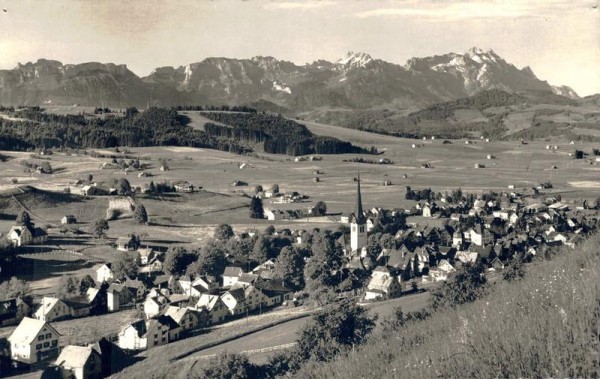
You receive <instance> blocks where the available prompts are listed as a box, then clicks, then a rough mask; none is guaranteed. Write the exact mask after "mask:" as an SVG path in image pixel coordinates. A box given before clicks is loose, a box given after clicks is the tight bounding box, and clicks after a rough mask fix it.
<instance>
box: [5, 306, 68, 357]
mask: <svg viewBox="0 0 600 379" xmlns="http://www.w3.org/2000/svg"><path fill="white" fill-rule="evenodd" d="M59 337H60V334H59V333H58V332H57V331H56V329H54V328H53V327H52V326H51V325H50V324H48V323H47V322H45V321H42V320H36V319H33V318H29V317H25V318H24V319H23V320H22V321H21V323H20V324H19V326H17V328H16V329H15V330H14V331H13V333H12V334H11V335H10V337H8V342H9V343H10V354H11V359H12V360H13V361H17V362H21V363H26V364H35V363H38V362H43V361H48V360H50V359H53V358H55V357H56V356H57V355H58V338H59Z"/></svg>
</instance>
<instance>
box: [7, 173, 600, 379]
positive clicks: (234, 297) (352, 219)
mask: <svg viewBox="0 0 600 379" xmlns="http://www.w3.org/2000/svg"><path fill="white" fill-rule="evenodd" d="M167 169H168V168H166V165H163V166H161V170H167ZM353 181H354V183H355V185H356V187H355V206H354V209H352V211H351V212H349V213H343V214H342V215H340V216H337V217H338V221H339V222H338V224H339V226H338V227H337V229H335V230H331V231H326V230H319V229H315V230H313V231H310V230H303V229H295V230H290V229H288V228H283V229H277V223H275V224H271V226H269V227H268V228H267V229H266V230H264V231H258V230H247V231H245V232H241V233H234V232H233V229H232V228H231V226H229V225H220V226H219V228H217V231H215V236H214V241H215V242H214V243H215V244H213V245H211V246H212V249H214V250H216V251H220V253H222V257H221V256H217V255H211V251H208V250H210V248H209V249H208V250H207V251H204V250H203V251H202V252H200V253H199V255H200V257H201V258H200V259H199V260H198V262H200V261H201V260H202V259H205V261H203V262H201V265H203V266H202V268H200V269H192V270H190V269H189V268H190V267H191V266H193V264H194V263H195V262H194V261H193V259H192V260H188V262H185V260H186V259H188V258H189V252H187V251H185V250H182V249H181V247H180V248H179V250H177V249H173V248H169V249H167V250H166V249H165V246H152V245H150V244H147V243H145V241H144V240H143V239H140V237H139V236H136V235H134V234H131V235H124V236H121V237H119V238H117V239H116V240H115V241H114V242H113V246H114V250H115V251H116V253H117V254H120V255H118V256H119V257H120V258H117V259H116V260H115V261H113V262H104V263H100V264H98V265H97V266H95V268H94V270H95V277H93V278H91V282H89V283H87V284H86V285H85V287H83V284H82V283H83V281H82V282H81V283H75V284H74V286H75V287H77V286H78V285H80V286H82V287H81V288H79V290H77V289H75V290H73V291H67V292H66V293H61V294H60V295H59V294H48V295H44V296H42V297H38V298H35V299H34V300H33V299H32V298H31V297H29V298H22V297H15V298H11V299H7V300H5V301H2V303H1V304H2V307H1V309H0V322H1V325H2V326H11V325H17V327H16V328H15V329H14V330H13V331H12V332H11V333H10V335H9V336H8V337H7V341H8V344H9V346H10V349H8V350H7V354H9V355H8V356H6V357H5V359H8V360H10V361H11V363H10V368H8V370H9V371H10V370H17V371H16V372H27V371H30V370H32V371H36V370H45V372H60V373H62V374H63V375H66V374H65V373H71V375H73V376H74V377H77V378H93V377H103V376H107V375H110V374H112V373H114V371H115V370H116V369H117V367H118V365H117V364H116V362H114V359H115V358H114V357H116V356H119V357H121V356H129V357H132V356H135V355H136V354H137V353H139V352H142V351H145V350H148V349H152V348H154V347H156V346H160V345H165V344H169V343H174V342H176V341H179V340H182V339H185V338H187V337H189V336H192V335H196V334H197V333H198V331H200V330H203V329H205V328H207V327H209V326H211V325H216V324H222V323H227V322H229V321H230V320H234V319H237V318H243V317H248V316H249V315H253V314H262V313H263V312H269V311H271V310H272V309H279V308H290V307H292V308H293V307H297V306H302V305H306V304H311V301H312V300H313V298H312V297H313V296H314V294H307V293H306V292H305V291H301V289H302V288H303V285H302V284H300V282H301V283H308V282H309V281H313V280H314V279H315V278H316V277H315V278H312V277H310V278H309V277H306V275H307V270H306V269H305V270H304V271H303V270H302V268H300V269H299V270H298V267H296V269H294V267H288V268H287V271H286V268H283V266H284V263H283V261H281V262H279V261H278V259H283V258H282V257H283V255H286V258H287V256H289V255H293V254H294V253H295V254H297V255H296V256H294V257H292V259H291V262H295V261H294V259H300V261H301V262H300V264H299V265H300V266H303V267H305V268H306V266H308V265H310V261H311V259H312V260H315V259H317V257H316V253H315V251H316V250H315V249H316V247H315V244H318V243H321V242H322V241H323V240H328V241H333V242H332V246H334V247H333V251H334V253H335V254H337V257H335V258H334V260H335V262H326V263H327V264H326V265H325V266H324V267H323V271H327V272H321V273H320V274H319V275H320V277H319V278H318V280H322V278H324V277H327V278H330V280H331V283H334V284H335V285H332V284H324V285H323V286H322V287H327V286H328V285H329V286H330V287H331V288H334V287H335V290H333V291H332V292H333V297H331V296H330V297H328V298H326V300H325V302H327V301H335V299H336V298H340V297H345V298H348V297H350V298H353V299H355V301H356V302H359V303H361V304H366V303H370V302H377V301H381V300H389V299H393V298H398V297H401V296H411V295H412V294H416V293H419V292H420V291H425V290H426V289H427V288H429V287H431V286H435V285H436V284H438V283H442V282H444V281H445V280H447V279H448V278H449V277H450V276H451V275H452V273H453V272H455V271H456V270H457V269H458V268H460V266H461V265H475V264H482V265H484V266H485V267H486V269H487V271H488V272H489V273H496V272H502V270H503V269H504V268H505V267H506V266H508V265H515V264H523V263H526V262H529V261H531V260H532V259H533V258H535V257H544V256H547V255H549V254H552V253H553V252H554V251H556V249H558V248H559V247H561V246H565V247H567V248H575V247H576V246H577V245H578V244H579V243H580V242H582V241H583V240H584V238H585V237H586V236H587V235H588V234H589V233H591V232H592V231H594V230H595V229H596V228H597V226H598V204H593V205H590V204H588V203H587V202H585V201H575V202H573V201H563V200H562V198H561V196H560V195H546V194H545V193H544V191H545V189H546V188H549V187H551V184H550V183H541V184H538V185H536V186H532V187H524V188H517V186H516V185H514V184H508V185H507V186H506V191H498V192H493V191H490V192H483V193H481V192H480V193H477V194H474V193H466V192H464V193H463V191H462V190H461V189H460V188H457V189H456V190H453V191H451V192H450V193H448V192H446V193H444V194H442V193H439V192H438V193H436V192H434V191H432V190H431V189H421V190H416V189H412V188H411V187H406V193H405V198H406V199H407V200H411V201H414V202H415V203H414V205H413V206H412V207H411V208H408V209H401V208H393V209H384V208H382V207H377V206H375V204H370V205H371V206H372V207H371V208H367V207H365V206H364V205H363V193H362V192H361V178H360V174H359V175H358V176H357V177H355V178H354V180H353ZM117 187H118V189H114V188H113V189H110V190H108V191H107V192H106V193H104V192H98V191H97V190H94V189H95V188H99V187H97V186H95V185H85V186H82V190H81V191H82V194H83V195H86V196H98V197H105V196H110V197H109V199H110V200H109V207H108V212H107V216H108V215H109V214H110V213H112V212H114V210H115V209H117V210H119V212H130V213H132V214H135V213H136V211H135V209H136V208H139V207H140V206H139V205H136V203H135V200H134V199H133V197H132V196H133V195H132V194H129V193H128V192H129V191H130V190H127V191H125V192H124V191H122V188H121V186H119V185H117ZM197 189H198V187H194V186H193V185H191V184H190V183H188V182H187V181H181V182H177V183H176V184H175V185H173V186H172V190H173V191H176V192H179V193H193V192H194V191H196V190H197ZM363 191H364V190H363ZM84 192H85V193H84ZM306 198H307V196H305V195H301V194H299V193H298V192H291V193H280V189H279V186H278V185H277V184H274V185H269V186H265V189H263V188H262V186H261V188H256V194H255V196H254V197H253V205H252V206H251V217H255V216H256V217H260V218H264V219H266V220H269V221H275V222H277V221H281V220H284V219H287V220H292V219H297V218H300V217H310V214H313V213H314V214H315V215H316V214H319V215H324V214H326V212H327V211H326V208H325V209H322V208H324V207H325V204H324V203H323V202H320V203H318V204H319V206H315V207H313V208H312V209H310V210H309V211H307V212H304V213H306V214H303V212H298V211H292V210H280V209H278V208H276V206H277V204H285V203H295V202H301V201H303V200H305V199H306ZM263 199H264V200H265V201H267V199H268V200H270V201H272V203H271V205H270V206H269V207H264V208H263V204H262V200H263ZM254 200H256V203H257V206H258V207H259V208H260V209H258V210H257V209H253V208H254V204H255V201H254ZM111 210H112V211H111ZM144 212H145V210H144ZM252 212H255V213H258V215H252ZM76 222H77V220H76V217H75V216H74V215H71V214H67V215H64V216H63V218H62V219H61V224H63V225H71V224H75V223H76ZM145 222H147V215H146V216H145ZM101 232H102V231H100V233H101ZM49 238H50V239H51V238H53V236H52V235H50V236H49V235H48V234H47V233H46V231H44V230H43V229H42V228H39V227H37V226H36V225H35V224H34V223H33V222H32V220H31V217H30V216H29V214H28V213H27V212H26V211H23V212H22V213H21V215H19V217H18V218H17V223H16V224H15V225H14V226H13V227H12V228H11V229H10V231H8V233H6V239H7V241H8V242H9V243H10V244H11V245H12V246H14V247H15V248H16V249H27V248H28V247H31V246H35V245H44V244H46V243H48V239H49ZM317 241H319V242H317ZM236 245H238V246H241V245H243V246H245V247H244V248H242V250H244V251H245V253H242V254H236V253H234V252H233V251H232V249H231V248H230V246H236ZM262 245H265V246H262ZM266 245H270V247H269V246H266ZM226 246H227V247H226ZM257 246H258V247H257ZM261 246H262V247H261ZM183 248H184V249H185V247H183ZM261 249H262V250H263V251H261ZM311 249H312V250H313V254H312V255H313V256H312V257H311V254H310V253H309V252H307V251H310V250H311ZM222 250H224V251H222ZM177 251H178V252H177ZM284 251H285V253H284ZM292 252H293V253H292ZM248 254H249V255H248ZM206 255H208V258H206ZM169 256H177V257H176V258H169ZM221 258H222V259H221ZM219 259H221V261H219V262H218V263H215V262H216V261H218V260H219ZM207 261H208V262H207ZM296 262H298V261H297V260H296ZM331 263H334V264H331ZM285 264H286V265H289V262H285ZM166 266H168V268H167V267H166ZM177 266H179V267H177ZM176 267H177V268H176ZM310 275H312V274H310ZM291 277H294V280H292V279H291ZM332 278H333V279H332ZM88 281H90V279H88ZM323 283H325V280H324V279H323ZM311 288H315V287H311ZM331 288H330V289H331ZM322 290H323V288H319V290H317V291H315V292H316V293H318V292H320V291H322ZM330 295H331V294H330ZM318 303H319V304H318V305H313V307H317V308H318V307H319V306H320V305H322V304H323V300H322V298H320V299H319V301H318ZM124 310H136V312H137V313H136V314H137V315H138V316H139V317H138V318H136V319H135V320H133V321H131V322H128V323H126V324H123V325H119V331H118V333H110V334H104V335H100V336H98V337H99V338H98V339H97V340H93V341H91V340H90V341H80V343H79V344H69V345H65V346H63V345H61V344H59V340H60V338H61V337H64V336H61V335H60V333H59V332H58V331H57V330H56V328H55V327H54V326H53V324H54V323H55V322H58V321H62V320H70V319H80V318H86V317H93V316H98V315H104V314H111V313H118V312H122V311H124ZM116 351H118V352H119V353H118V354H117V353H115V352H116ZM121 361H125V360H122V359H121ZM5 369H6V368H5ZM119 369H122V367H119ZM39 372H41V371H39Z"/></svg>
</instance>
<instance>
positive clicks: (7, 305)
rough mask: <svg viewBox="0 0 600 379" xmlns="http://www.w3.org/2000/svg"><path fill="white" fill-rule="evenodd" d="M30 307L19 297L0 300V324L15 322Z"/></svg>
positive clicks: (23, 315) (25, 313)
mask: <svg viewBox="0 0 600 379" xmlns="http://www.w3.org/2000/svg"><path fill="white" fill-rule="evenodd" d="M30 309H31V307H30V306H29V304H27V303H26V302H25V301H23V300H22V299H21V298H19V297H14V298H12V299H6V300H2V301H0V326H6V325H14V324H17V323H18V322H19V321H21V320H22V319H23V317H25V315H27V314H28V313H29V310H30Z"/></svg>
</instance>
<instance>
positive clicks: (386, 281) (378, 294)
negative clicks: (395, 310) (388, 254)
mask: <svg viewBox="0 0 600 379" xmlns="http://www.w3.org/2000/svg"><path fill="white" fill-rule="evenodd" d="M401 293H402V288H401V287H400V283H398V280H397V279H396V278H395V277H394V276H392V275H391V274H390V271H389V270H388V269H387V268H385V267H382V266H379V267H377V268H376V269H375V270H373V273H372V274H371V280H370V281H369V284H368V285H367V290H366V292H365V300H374V299H392V298H395V297H398V296H400V294H401Z"/></svg>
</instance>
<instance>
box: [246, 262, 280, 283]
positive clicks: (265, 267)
mask: <svg viewBox="0 0 600 379" xmlns="http://www.w3.org/2000/svg"><path fill="white" fill-rule="evenodd" d="M276 262H277V260H276V259H274V258H271V259H267V260H266V261H265V262H263V263H261V264H260V265H258V266H256V267H255V268H253V269H252V273H253V274H255V275H258V276H259V277H261V278H263V279H271V278H272V277H273V271H274V270H275V263H276Z"/></svg>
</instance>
